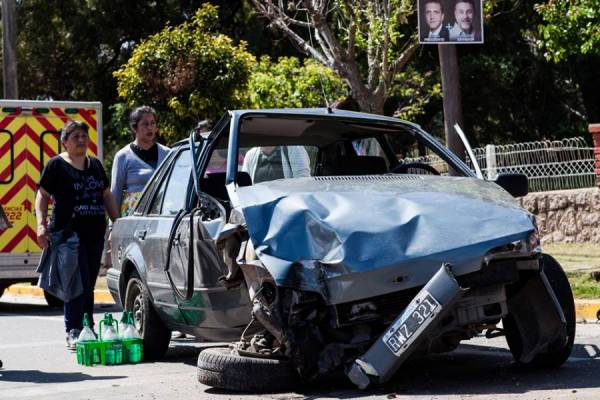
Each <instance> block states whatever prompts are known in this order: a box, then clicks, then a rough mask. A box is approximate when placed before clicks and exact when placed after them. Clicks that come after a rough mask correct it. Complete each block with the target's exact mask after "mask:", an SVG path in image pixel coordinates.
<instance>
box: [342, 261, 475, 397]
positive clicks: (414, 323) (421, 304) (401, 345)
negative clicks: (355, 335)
mask: <svg viewBox="0 0 600 400" xmlns="http://www.w3.org/2000/svg"><path fill="white" fill-rule="evenodd" d="M466 291H467V289H464V288H461V287H460V286H459V284H458V282H457V281H456V279H455V277H454V275H453V274H452V268H451V267H450V265H449V264H444V265H442V267H441V268H440V269H439V270H438V272H437V273H436V274H435V275H434V276H433V277H432V278H431V279H430V280H429V282H428V283H427V284H426V285H425V287H423V289H421V291H420V292H419V293H418V294H417V295H416V296H415V298H414V299H413V300H412V301H411V302H410V304H409V305H408V307H406V309H404V311H403V312H402V313H401V314H400V315H399V316H398V318H396V319H395V320H394V322H393V323H392V324H391V326H390V327H389V328H388V329H387V330H386V331H385V332H384V333H383V335H381V336H380V337H379V339H377V341H376V342H375V343H374V344H373V345H372V346H371V347H370V348H369V350H368V351H367V352H366V353H365V354H363V355H362V356H361V357H359V358H357V359H356V360H355V361H354V363H353V364H352V366H351V368H350V369H349V371H348V374H347V375H348V378H350V380H351V381H352V382H353V383H354V384H355V385H356V386H358V387H359V388H360V389H364V388H366V387H367V386H368V385H369V384H370V383H371V381H376V382H385V381H387V380H388V379H389V378H390V377H391V376H392V375H393V374H394V372H396V370H397V369H398V368H399V367H400V365H401V364H402V362H404V360H406V358H408V357H409V356H410V355H411V354H412V353H413V351H414V350H415V349H416V348H417V346H418V345H419V343H420V342H421V341H422V340H423V338H424V337H427V335H428V334H429V333H430V331H431V330H432V329H435V326H436V325H435V323H434V322H435V321H438V320H440V319H441V318H443V316H444V314H446V313H447V312H448V311H449V310H451V308H452V305H453V304H454V303H455V302H456V301H457V300H458V299H459V298H460V297H462V296H463V294H464V293H465V292H466Z"/></svg>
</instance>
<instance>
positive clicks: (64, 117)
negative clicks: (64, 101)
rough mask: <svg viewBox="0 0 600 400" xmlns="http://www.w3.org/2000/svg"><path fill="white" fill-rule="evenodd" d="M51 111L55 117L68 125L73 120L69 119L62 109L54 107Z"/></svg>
mask: <svg viewBox="0 0 600 400" xmlns="http://www.w3.org/2000/svg"><path fill="white" fill-rule="evenodd" d="M50 110H51V111H52V112H53V113H54V115H56V116H57V117H58V118H60V119H61V121H62V122H64V123H65V124H66V123H67V121H70V120H71V118H69V117H68V116H67V114H65V113H64V112H63V110H61V109H60V108H56V107H52V108H50Z"/></svg>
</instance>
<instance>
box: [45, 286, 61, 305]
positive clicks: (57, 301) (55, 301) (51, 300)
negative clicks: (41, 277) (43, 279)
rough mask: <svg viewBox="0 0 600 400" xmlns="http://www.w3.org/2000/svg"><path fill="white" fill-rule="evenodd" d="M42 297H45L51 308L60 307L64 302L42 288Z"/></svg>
mask: <svg viewBox="0 0 600 400" xmlns="http://www.w3.org/2000/svg"><path fill="white" fill-rule="evenodd" d="M44 298H45V299H46V303H48V306H50V307H51V308H62V307H63V306H64V304H65V303H64V302H63V301H62V300H61V299H59V298H58V297H56V296H53V295H51V294H50V293H48V292H46V291H45V290H44Z"/></svg>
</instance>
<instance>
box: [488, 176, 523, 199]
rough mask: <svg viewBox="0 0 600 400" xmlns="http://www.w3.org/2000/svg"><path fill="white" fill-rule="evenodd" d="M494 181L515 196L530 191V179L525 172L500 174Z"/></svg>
mask: <svg viewBox="0 0 600 400" xmlns="http://www.w3.org/2000/svg"><path fill="white" fill-rule="evenodd" d="M494 182H495V183H496V184H497V185H498V186H500V187H501V188H502V189H504V190H506V191H507V192H508V193H510V194H511V195H512V196H513V197H521V196H525V195H526V194H527V193H529V181H528V180H527V176H526V175H524V174H500V175H498V177H497V178H496V180H495V181H494Z"/></svg>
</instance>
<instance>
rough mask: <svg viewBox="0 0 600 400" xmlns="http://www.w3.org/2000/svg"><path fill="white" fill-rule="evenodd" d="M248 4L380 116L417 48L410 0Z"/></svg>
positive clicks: (362, 106)
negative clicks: (333, 74) (409, 23)
mask: <svg viewBox="0 0 600 400" xmlns="http://www.w3.org/2000/svg"><path fill="white" fill-rule="evenodd" d="M252 3H253V4H254V6H255V7H256V9H257V10H258V11H259V12H260V13H261V14H262V15H263V16H265V17H266V18H267V19H268V20H269V21H270V23H271V25H272V26H274V27H276V28H277V29H279V30H281V31H282V32H283V33H284V34H285V35H286V36H287V37H288V38H289V39H290V40H291V41H292V43H293V44H294V45H295V46H296V47H297V48H298V49H299V50H300V51H302V52H303V53H305V54H307V55H309V56H311V57H312V58H314V59H315V60H317V61H318V62H320V63H321V64H323V65H325V66H327V67H329V68H331V69H332V70H333V71H334V72H335V73H337V74H338V75H339V76H340V77H342V78H343V79H344V80H345V81H346V83H347V84H348V86H349V87H350V91H351V93H352V97H353V98H354V99H355V100H356V101H357V103H358V105H359V108H360V109H361V110H362V111H366V112H372V113H377V114H383V111H384V104H385V100H386V98H387V96H388V95H389V91H390V88H391V86H392V84H393V80H394V78H395V76H396V74H397V73H398V72H399V71H401V70H402V69H403V68H404V67H405V65H406V64H407V63H408V61H409V60H410V58H411V56H412V55H413V53H414V52H415V50H416V49H417V48H418V42H417V39H416V35H415V33H414V27H413V26H412V25H408V18H409V17H410V16H411V15H412V14H413V13H414V8H413V7H414V4H413V3H414V2H412V1H408V0H332V1H327V0H295V1H286V2H284V1H279V2H277V4H275V2H273V1H272V0H252ZM407 27H410V29H408V28H407ZM298 31H302V33H303V35H301V34H300V33H298Z"/></svg>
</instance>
